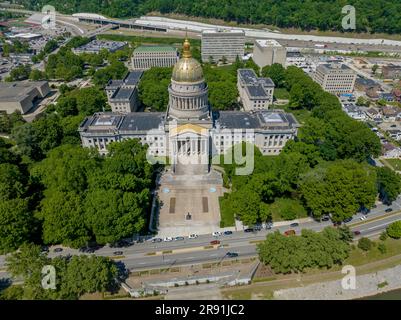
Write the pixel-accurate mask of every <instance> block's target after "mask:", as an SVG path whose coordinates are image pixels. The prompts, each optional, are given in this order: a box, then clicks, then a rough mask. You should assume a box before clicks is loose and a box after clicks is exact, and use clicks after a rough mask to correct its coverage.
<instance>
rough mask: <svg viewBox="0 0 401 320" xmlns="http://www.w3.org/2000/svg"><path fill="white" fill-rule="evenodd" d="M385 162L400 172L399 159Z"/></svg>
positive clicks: (400, 163)
mask: <svg viewBox="0 0 401 320" xmlns="http://www.w3.org/2000/svg"><path fill="white" fill-rule="evenodd" d="M386 161H387V162H388V163H389V164H390V165H391V166H392V167H393V168H394V169H395V170H397V171H401V160H400V159H386Z"/></svg>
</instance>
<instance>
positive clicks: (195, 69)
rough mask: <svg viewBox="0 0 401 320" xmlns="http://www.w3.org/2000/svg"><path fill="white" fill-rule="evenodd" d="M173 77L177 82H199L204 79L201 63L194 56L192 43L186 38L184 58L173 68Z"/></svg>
mask: <svg viewBox="0 0 401 320" xmlns="http://www.w3.org/2000/svg"><path fill="white" fill-rule="evenodd" d="M172 79H173V80H174V81H177V82H199V81H202V80H203V71H202V66H201V65H200V63H199V62H198V61H197V60H196V59H194V58H192V55H191V45H190V43H189V41H188V39H185V41H184V45H183V52H182V58H181V59H180V60H178V62H177V63H176V64H175V66H174V69H173V76H172Z"/></svg>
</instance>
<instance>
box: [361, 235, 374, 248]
mask: <svg viewBox="0 0 401 320" xmlns="http://www.w3.org/2000/svg"><path fill="white" fill-rule="evenodd" d="M372 246H373V242H372V240H370V239H369V238H364V237H363V238H361V239H359V241H358V248H359V249H361V250H363V251H369V250H370V249H372Z"/></svg>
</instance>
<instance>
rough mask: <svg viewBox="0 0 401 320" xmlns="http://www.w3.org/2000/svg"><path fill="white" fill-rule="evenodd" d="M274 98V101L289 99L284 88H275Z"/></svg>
mask: <svg viewBox="0 0 401 320" xmlns="http://www.w3.org/2000/svg"><path fill="white" fill-rule="evenodd" d="M274 97H275V98H276V99H289V98H290V94H289V92H288V91H287V89H285V88H276V89H274Z"/></svg>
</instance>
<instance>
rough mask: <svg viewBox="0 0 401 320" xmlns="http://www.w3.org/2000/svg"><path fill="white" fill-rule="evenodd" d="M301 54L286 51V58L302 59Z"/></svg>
mask: <svg viewBox="0 0 401 320" xmlns="http://www.w3.org/2000/svg"><path fill="white" fill-rule="evenodd" d="M302 57H303V54H302V53H301V52H299V51H287V58H302Z"/></svg>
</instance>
